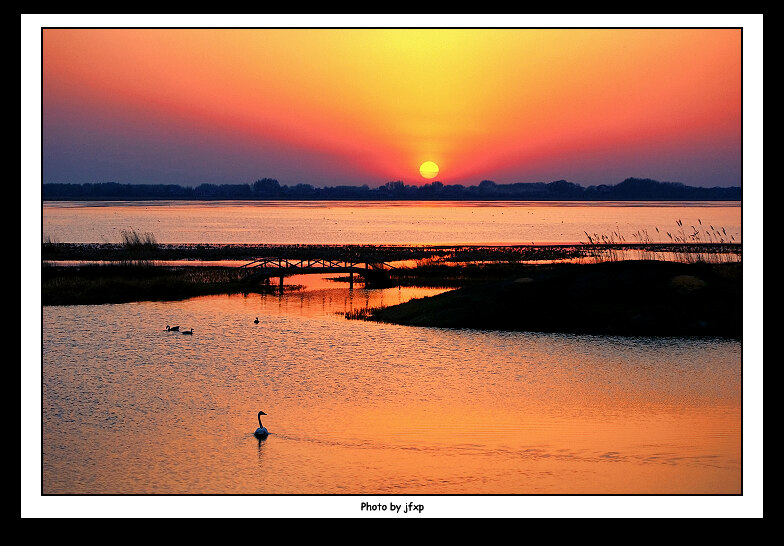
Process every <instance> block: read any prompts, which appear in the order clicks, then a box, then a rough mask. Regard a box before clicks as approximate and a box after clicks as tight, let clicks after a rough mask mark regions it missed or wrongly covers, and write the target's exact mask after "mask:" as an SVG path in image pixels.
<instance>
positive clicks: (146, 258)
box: [120, 229, 158, 265]
mask: <svg viewBox="0 0 784 546" xmlns="http://www.w3.org/2000/svg"><path fill="white" fill-rule="evenodd" d="M120 237H121V238H122V241H121V245H122V247H123V249H124V250H125V258H126V259H125V260H123V261H124V262H125V263H127V264H129V265H152V263H153V259H154V258H155V257H156V254H157V251H158V242H157V241H156V240H155V236H154V235H153V234H152V233H144V234H139V233H137V232H136V230H134V229H132V230H130V231H127V230H122V231H121V232H120Z"/></svg>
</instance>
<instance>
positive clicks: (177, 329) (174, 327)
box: [166, 324, 180, 332]
mask: <svg viewBox="0 0 784 546" xmlns="http://www.w3.org/2000/svg"><path fill="white" fill-rule="evenodd" d="M166 331H167V332H179V331H180V327H179V326H172V327H169V325H168V324H167V325H166Z"/></svg>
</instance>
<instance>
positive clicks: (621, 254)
mask: <svg viewBox="0 0 784 546" xmlns="http://www.w3.org/2000/svg"><path fill="white" fill-rule="evenodd" d="M675 224H676V226H677V229H673V230H672V231H665V232H664V233H665V234H666V237H667V238H666V239H665V238H664V235H663V234H662V232H661V231H660V230H659V228H658V227H656V228H655V230H656V235H655V236H654V235H653V234H650V233H648V230H647V229H640V230H637V231H636V232H634V233H633V234H632V239H633V242H630V241H627V240H626V238H625V237H624V236H623V235H621V234H620V233H619V232H618V231H614V232H613V233H612V234H610V235H609V236H608V235H599V234H597V233H594V234H593V235H591V234H589V233H588V232H585V231H584V232H583V233H585V235H586V237H587V238H588V242H587V243H585V242H581V245H583V246H582V250H583V252H584V255H585V256H586V257H589V258H592V259H593V260H594V261H596V262H606V261H618V260H627V259H637V260H654V261H656V260H665V261H676V262H681V263H713V264H720V263H736V262H739V261H740V260H741V249H740V243H738V242H737V241H736V240H735V236H734V235H732V234H728V233H727V230H726V228H724V227H720V228H719V227H715V226H713V225H710V224H709V225H707V226H705V225H703V223H702V220H701V219H697V225H696V226H695V225H692V226H689V227H686V226H685V225H684V223H683V221H682V220H680V219H679V220H676V221H675Z"/></svg>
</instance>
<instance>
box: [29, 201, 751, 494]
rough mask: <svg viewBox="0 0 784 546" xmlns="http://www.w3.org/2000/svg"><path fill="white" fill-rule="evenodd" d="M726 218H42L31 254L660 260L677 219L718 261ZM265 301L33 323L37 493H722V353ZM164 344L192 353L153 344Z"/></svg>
mask: <svg viewBox="0 0 784 546" xmlns="http://www.w3.org/2000/svg"><path fill="white" fill-rule="evenodd" d="M740 211H741V209H740V204H739V203H675V204H673V203H667V204H659V203H587V204H586V203H394V204H392V203H383V204H381V203H367V202H347V203H319V202H316V203H291V202H266V203H252V204H248V203H231V202H220V203H195V202H194V203H181V202H172V203H152V202H147V203H119V204H118V203H48V202H47V203H44V205H43V208H42V212H43V229H42V232H43V233H42V235H43V236H44V237H45V238H46V237H48V238H50V239H51V240H54V241H57V242H85V243H89V242H119V241H120V240H121V231H122V230H130V229H133V230H136V231H137V232H140V233H145V232H149V233H152V234H153V235H154V236H155V238H156V240H157V241H158V242H161V243H172V244H173V243H250V244H257V243H276V244H306V243H312V244H348V243H351V244H427V245H435V244H469V243H474V244H493V243H508V244H515V243H528V242H537V243H546V242H576V241H585V240H586V237H585V234H584V232H585V231H587V232H588V233H591V234H592V233H599V234H607V235H609V234H611V233H613V232H615V231H618V232H620V233H622V234H623V235H624V236H625V237H626V238H627V240H629V241H632V242H633V239H632V238H631V234H632V233H635V232H638V231H640V230H645V231H646V232H647V234H648V235H650V236H651V238H653V239H654V240H657V238H660V239H661V241H662V242H667V241H668V240H667V239H666V230H668V229H669V230H671V231H672V230H674V229H675V228H677V226H676V225H675V221H676V220H681V221H682V222H683V224H684V226H686V228H687V229H688V226H691V225H695V226H698V227H699V226H704V227H705V229H707V226H709V225H712V226H714V227H715V228H718V229H721V228H724V231H726V233H727V237H729V236H731V235H732V236H734V237H735V241H738V242H739V241H740ZM700 221H701V224H700ZM657 227H658V228H659V230H660V232H659V233H657V232H656V231H655V230H656V228H657ZM287 282H289V283H291V284H302V285H305V286H306V289H305V290H303V291H299V292H291V293H285V294H283V295H263V296H262V295H249V296H247V297H244V296H241V295H237V296H215V297H206V298H194V299H191V300H187V301H181V302H140V303H130V304H122V305H101V306H63V307H59V306H55V307H48V306H47V307H43V308H42V343H41V349H42V358H41V364H42V373H41V396H42V426H41V433H42V449H41V454H42V463H41V472H42V477H41V491H42V492H43V493H44V494H45V495H51V494H54V495H59V494H205V493H206V494H246V493H247V494H261V495H286V494H296V495H303V494H304V495H311V494H317V495H332V494H338V495H346V494H351V495H354V494H357V495H359V494H361V495H433V494H436V495H496V494H503V495H507V494H511V495H527V494H547V495H550V494H572V493H577V494H583V493H584V494H601V493H610V494H626V493H632V494H660V493H661V494H676V493H687V494H702V493H708V494H730V495H736V494H739V493H740V492H741V379H742V373H741V344H740V342H737V341H728V340H722V339H661V338H621V337H606V336H574V335H556V334H532V333H513V332H483V331H474V330H444V329H437V328H413V327H401V326H395V325H386V324H377V323H371V322H362V321H349V320H346V319H345V318H344V317H343V313H345V312H347V311H351V310H354V309H360V308H364V307H376V306H379V305H392V304H395V303H400V302H403V301H406V300H408V299H410V298H412V297H425V296H430V295H434V294H436V293H438V292H440V290H439V289H415V288H403V289H398V288H391V289H385V290H373V291H370V290H365V289H363V288H361V287H355V288H354V289H353V290H349V289H348V288H347V287H346V285H345V284H343V285H341V284H336V283H334V282H331V281H329V280H326V279H322V278H319V277H317V276H308V277H302V278H292V279H289V280H288V281H287ZM521 312H535V310H525V309H524V310H521ZM256 317H258V318H259V324H254V322H253V321H254V319H255V318H256ZM167 324H171V325H174V324H179V325H180V327H181V328H182V329H188V328H193V329H194V333H193V335H192V336H184V335H182V334H180V333H172V332H165V331H164V330H165V326H166V325H167ZM259 410H263V411H265V412H266V413H267V414H268V416H267V417H266V418H265V419H264V425H265V426H266V427H267V428H268V429H269V430H270V431H271V434H270V436H269V437H268V438H267V439H266V440H263V441H259V440H257V439H256V438H255V437H254V436H253V431H254V430H255V429H256V427H257V426H258V423H257V421H256V414H257V412H258V411H259ZM278 498H281V497H278ZM483 498H488V497H483ZM355 504H357V507H358V505H359V500H358V501H357V502H356V503H355Z"/></svg>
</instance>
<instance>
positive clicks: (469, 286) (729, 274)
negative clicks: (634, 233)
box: [42, 245, 742, 338]
mask: <svg viewBox="0 0 784 546" xmlns="http://www.w3.org/2000/svg"><path fill="white" fill-rule="evenodd" d="M112 247H113V248H115V247H116V245H112ZM197 247H198V248H197ZM197 247H194V248H197V251H199V252H201V251H204V250H205V249H204V247H203V245H197ZM243 248H245V249H246V250H247V247H243ZM252 248H253V250H254V251H255V250H258V249H259V248H260V247H258V246H253V247H252ZM263 248H267V249H269V248H270V247H263ZM275 248H281V247H275ZM286 248H287V249H288V251H290V252H292V253H293V254H294V255H296V254H297V253H302V252H308V253H309V254H310V255H312V253H313V251H314V247H312V246H304V245H297V246H291V247H286ZM315 248H316V249H318V250H320V251H322V252H325V253H327V254H329V255H334V252H336V251H337V252H340V253H346V252H347V251H348V250H349V249H347V248H346V247H330V248H325V247H323V246H320V247H315ZM374 248H376V249H378V248H379V247H374ZM103 250H104V251H105V250H106V249H103ZM154 250H155V251H157V250H159V249H157V248H156V249H154ZM220 250H221V249H214V248H213V249H210V251H220ZM223 250H225V248H223ZM354 250H356V249H354ZM382 250H386V251H387V254H383V253H382V255H383V256H384V257H386V258H388V259H392V258H400V257H401V256H406V255H407V256H411V255H419V254H417V253H421V252H423V249H422V248H416V247H406V248H399V247H395V248H390V249H382ZM431 250H432V249H431ZM518 250H519V249H516V250H515V255H514V256H512V257H511V258H509V257H507V258H508V260H507V261H503V260H502V259H499V257H500V256H502V255H503V253H504V252H509V251H510V249H508V248H505V249H502V250H499V249H497V248H496V249H486V248H473V249H467V250H466V253H467V254H465V255H463V257H465V256H468V255H471V256H472V257H474V258H477V261H475V262H471V261H466V262H462V263H456V262H450V261H449V260H448V259H445V260H443V261H438V260H432V259H430V258H428V257H424V258H423V257H421V256H420V257H419V258H416V260H417V262H416V265H415V266H413V267H400V268H397V269H393V270H392V271H389V272H388V276H387V277H385V278H384V279H381V280H380V281H378V282H374V281H373V280H370V281H368V283H367V284H366V285H365V287H366V288H388V287H392V286H421V287H440V288H445V287H447V288H453V290H450V291H448V292H445V293H443V294H440V295H438V296H433V297H430V298H425V299H415V300H411V301H409V302H406V303H402V304H399V305H394V306H389V307H384V308H380V309H364V310H360V311H359V312H355V313H353V314H352V316H348V315H347V316H346V318H347V319H361V320H370V321H377V322H386V323H391V324H400V325H410V326H430V327H444V328H474V329H483V330H511V331H541V332H563V333H585V334H606V335H655V336H684V335H685V336H723V337H731V338H739V337H740V334H741V331H742V328H741V322H742V263H741V262H740V260H739V259H738V261H729V262H718V263H707V262H698V263H682V262H677V261H663V260H654V259H643V260H609V261H600V262H597V263H594V262H590V263H569V262H560V263H558V262H556V263H548V262H541V263H536V262H534V263H524V262H522V261H519V257H520V254H519V253H517V252H518ZM469 251H470V252H469ZM126 252H128V249H118V248H115V250H114V252H112V253H111V254H112V256H113V257H114V258H115V259H118V258H119V257H120V256H121V255H123V253H126ZM471 253H473V254H471ZM132 254H133V253H132ZM140 254H142V255H143V254H144V252H136V259H135V260H132V259H127V260H126V261H122V260H118V261H115V262H112V264H110V265H106V264H103V265H98V264H97V263H89V264H88V265H84V264H82V265H75V266H54V265H43V266H42V270H43V282H42V296H43V297H42V302H43V305H44V306H48V305H85V304H105V303H129V302H134V301H176V300H182V299H188V298H192V297H198V296H204V295H215V294H240V293H242V294H249V293H280V287H279V286H277V282H275V283H272V284H269V283H267V284H265V283H262V282H260V281H259V279H253V278H250V277H248V276H247V275H246V272H245V271H243V269H242V268H238V267H226V266H222V267H221V266H213V265H210V266H193V265H191V266H182V265H180V266H171V265H167V266H163V265H154V261H146V260H145V259H144V258H140ZM428 256H429V255H428ZM450 256H451V257H452V258H454V257H455V254H454V253H453V254H451V255H450ZM222 257H224V258H225V257H226V256H225V254H222ZM478 257H484V258H488V257H493V258H495V261H489V262H482V261H481V260H479V259H478ZM126 258H127V257H126ZM514 258H518V260H515V259H514ZM336 280H337V281H338V282H340V281H343V280H345V281H346V283H347V280H348V279H343V278H338V279H336ZM357 282H358V283H359V282H360V281H359V280H357ZM299 288H301V287H299V286H292V285H286V287H285V290H287V291H290V290H297V289H299Z"/></svg>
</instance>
